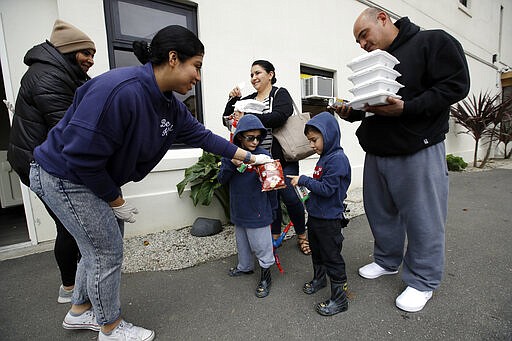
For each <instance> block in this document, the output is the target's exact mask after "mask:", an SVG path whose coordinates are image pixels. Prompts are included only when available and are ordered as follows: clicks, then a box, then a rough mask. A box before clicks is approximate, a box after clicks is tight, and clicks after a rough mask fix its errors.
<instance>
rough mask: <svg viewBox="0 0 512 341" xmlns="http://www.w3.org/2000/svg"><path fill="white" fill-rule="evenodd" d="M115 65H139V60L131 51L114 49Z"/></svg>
mask: <svg viewBox="0 0 512 341" xmlns="http://www.w3.org/2000/svg"><path fill="white" fill-rule="evenodd" d="M114 58H115V59H116V67H122V66H133V65H140V62H139V60H138V59H137V57H135V55H134V54H133V52H132V51H122V50H114Z"/></svg>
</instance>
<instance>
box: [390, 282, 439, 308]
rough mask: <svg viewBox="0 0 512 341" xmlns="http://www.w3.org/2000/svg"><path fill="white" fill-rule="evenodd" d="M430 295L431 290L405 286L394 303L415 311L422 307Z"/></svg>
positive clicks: (399, 306)
mask: <svg viewBox="0 0 512 341" xmlns="http://www.w3.org/2000/svg"><path fill="white" fill-rule="evenodd" d="M431 297H432V291H419V290H417V289H414V288H413V287H407V288H406V289H405V290H404V291H403V292H402V293H401V294H400V296H398V297H397V298H396V301H395V304H396V306H397V307H398V308H400V309H402V310H405V311H408V312H410V313H415V312H417V311H420V310H421V309H423V307H424V306H425V304H427V302H428V300H430V298H431Z"/></svg>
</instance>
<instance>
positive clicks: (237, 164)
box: [231, 159, 243, 167]
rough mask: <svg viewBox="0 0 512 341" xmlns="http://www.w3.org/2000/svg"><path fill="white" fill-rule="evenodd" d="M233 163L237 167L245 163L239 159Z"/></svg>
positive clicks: (233, 160)
mask: <svg viewBox="0 0 512 341" xmlns="http://www.w3.org/2000/svg"><path fill="white" fill-rule="evenodd" d="M231 162H232V163H233V164H234V165H235V167H239V166H240V165H241V164H242V163H243V161H240V160H237V159H232V160H231Z"/></svg>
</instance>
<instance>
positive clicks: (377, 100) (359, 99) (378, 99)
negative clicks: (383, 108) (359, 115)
mask: <svg viewBox="0 0 512 341" xmlns="http://www.w3.org/2000/svg"><path fill="white" fill-rule="evenodd" d="M388 97H394V98H402V97H401V96H398V95H397V94H394V93H392V92H389V91H384V90H379V91H374V92H369V93H367V94H365V95H363V96H356V97H354V98H353V99H352V100H351V101H350V102H349V103H348V106H349V107H352V108H353V109H356V110H360V109H363V108H364V106H365V105H366V104H368V105H384V104H388V102H387V98H388Z"/></svg>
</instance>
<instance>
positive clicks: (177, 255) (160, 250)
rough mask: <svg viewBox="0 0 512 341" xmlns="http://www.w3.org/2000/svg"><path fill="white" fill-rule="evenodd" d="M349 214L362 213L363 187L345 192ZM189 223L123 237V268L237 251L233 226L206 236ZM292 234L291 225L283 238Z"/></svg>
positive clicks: (164, 266) (190, 261)
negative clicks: (199, 235) (195, 234)
mask: <svg viewBox="0 0 512 341" xmlns="http://www.w3.org/2000/svg"><path fill="white" fill-rule="evenodd" d="M346 202H347V204H348V209H349V210H350V212H347V215H348V217H349V218H352V217H355V216H358V215H361V214H364V209H363V204H362V189H355V190H353V191H350V192H349V193H348V198H347V200H346ZM190 230H191V227H190V226H188V227H185V228H182V229H179V230H170V231H163V232H159V233H152V234H147V235H143V236H136V237H131V238H127V239H125V242H124V261H123V269H122V271H123V272H125V273H130V272H139V271H160V270H179V269H183V268H187V267H191V266H194V265H196V264H200V263H204V262H207V261H211V260H216V259H221V258H225V257H228V256H231V255H234V254H236V242H235V234H234V227H233V226H232V225H225V226H224V227H223V230H222V232H220V233H218V234H216V235H213V236H208V237H195V236H193V235H191V234H190ZM294 235H295V231H293V228H291V229H290V231H289V232H288V234H287V236H286V238H285V239H289V238H292V237H293V236H294Z"/></svg>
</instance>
